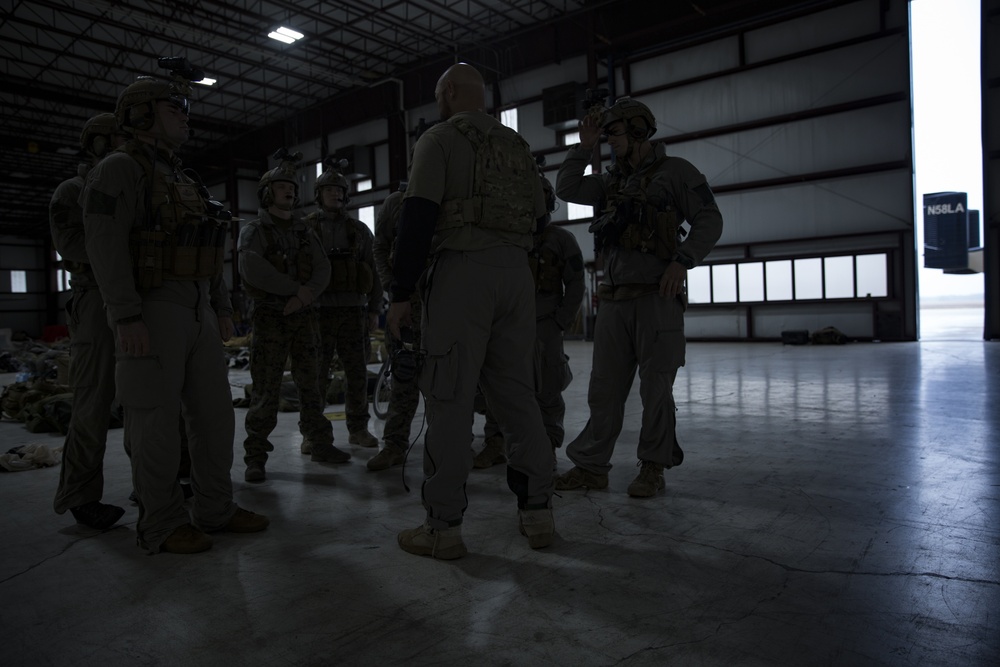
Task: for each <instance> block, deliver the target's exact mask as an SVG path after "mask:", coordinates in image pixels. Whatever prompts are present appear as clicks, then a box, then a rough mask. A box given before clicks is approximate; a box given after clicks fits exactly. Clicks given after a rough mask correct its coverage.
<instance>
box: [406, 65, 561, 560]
mask: <svg viewBox="0 0 1000 667" xmlns="http://www.w3.org/2000/svg"><path fill="white" fill-rule="evenodd" d="M435 97H436V99H437V104H438V109H439V110H440V112H441V118H442V120H444V121H446V122H443V123H438V124H437V125H435V126H434V127H432V128H431V129H429V130H427V132H425V133H424V134H423V136H421V137H420V139H419V140H418V141H417V143H416V146H415V148H414V154H413V165H412V170H411V175H410V180H409V183H408V185H407V190H406V196H405V198H404V199H403V210H402V214H401V217H400V221H399V231H398V238H397V241H396V254H395V258H394V262H393V282H392V288H391V293H392V297H391V298H392V305H391V306H390V308H389V315H388V325H389V330H390V332H391V333H392V335H393V336H396V337H397V338H399V337H400V327H401V326H411V325H412V319H411V317H410V314H411V310H412V306H411V302H410V295H411V294H412V293H413V292H414V291H415V290H417V289H418V278H419V290H420V293H421V302H422V304H423V313H422V319H423V332H422V336H423V340H422V346H423V348H424V351H425V352H426V355H425V357H424V361H423V367H422V369H421V371H420V375H419V379H418V382H419V386H420V390H421V392H422V393H423V395H424V400H425V403H426V411H427V425H428V426H427V435H426V437H425V439H424V443H425V444H424V473H425V480H424V483H423V488H422V496H423V503H424V506H425V508H426V510H427V518H426V520H425V522H424V523H423V524H422V525H421V526H418V527H417V528H414V529H410V530H404V531H402V532H401V533H399V535H398V541H399V546H400V548H402V549H403V550H404V551H407V552H409V553H413V554H418V555H427V556H432V557H434V558H442V559H452V558H460V557H462V556H464V555H465V554H466V553H467V550H466V547H465V544H464V542H463V541H462V533H461V524H462V518H463V514H464V513H465V508H466V505H467V500H466V495H465V483H466V480H467V479H468V476H469V472H470V470H471V468H472V456H471V453H470V451H469V425H470V424H471V420H472V412H473V397H474V395H475V391H476V385H477V383H479V384H481V385H482V387H483V390H484V393H485V395H486V400H487V402H488V403H489V405H490V408H491V409H492V410H493V413H494V414H495V415H496V417H497V420H498V421H499V422H500V426H501V428H502V429H503V431H504V433H506V434H508V435H509V436H510V443H509V454H510V461H509V463H508V467H507V483H508V486H509V487H510V489H511V491H513V492H514V493H515V495H516V496H517V504H518V520H519V521H518V523H519V529H520V531H521V533H522V534H523V535H525V536H526V537H527V538H528V544H529V546H531V547H532V548H536V549H537V548H541V547H545V546H548V545H549V544H550V543H551V542H552V537H553V533H554V531H555V525H554V522H553V518H552V509H551V496H552V472H551V448H550V446H549V442H548V438H547V437H546V436H545V426H544V424H543V423H542V416H541V413H540V411H539V409H538V403H537V402H535V398H534V393H535V392H534V382H533V378H532V369H531V357H532V348H533V346H534V338H535V337H534V320H535V313H534V308H533V306H532V302H533V296H534V285H533V284H532V280H531V272H530V270H529V268H528V257H527V251H529V250H530V249H531V247H532V238H531V233H532V231H533V230H534V229H535V228H536V225H537V224H538V223H539V222H544V215H545V204H544V200H543V197H542V190H541V186H540V183H539V180H538V168H537V166H536V164H535V161H534V158H533V157H532V156H531V151H530V148H529V147H528V145H527V143H525V141H524V140H523V139H522V138H521V137H520V136H519V135H518V134H517V133H516V132H514V131H513V130H510V129H509V128H506V127H504V126H503V125H501V124H500V123H499V121H497V120H496V119H495V118H493V117H491V116H488V115H487V114H486V113H484V112H483V109H484V107H485V86H484V82H483V78H482V75H481V74H480V73H479V72H478V71H476V70H475V68H473V67H471V66H469V65H467V64H464V63H459V64H457V65H454V66H452V67H451V68H449V69H448V70H447V71H446V72H445V73H444V74H443V75H442V76H441V78H440V79H439V80H438V83H437V87H436V90H435ZM429 253H431V254H432V263H431V265H430V267H428V266H427V258H428V254H429Z"/></svg>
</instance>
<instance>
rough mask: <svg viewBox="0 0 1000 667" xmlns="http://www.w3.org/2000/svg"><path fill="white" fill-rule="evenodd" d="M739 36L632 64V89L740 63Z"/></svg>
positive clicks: (697, 75) (645, 87)
mask: <svg viewBox="0 0 1000 667" xmlns="http://www.w3.org/2000/svg"><path fill="white" fill-rule="evenodd" d="M739 46H740V45H739V39H738V38H737V37H735V36H734V37H727V38H725V39H720V40H717V41H714V42H709V43H708V44H699V45H697V46H694V47H691V48H689V49H683V50H681V51H675V52H673V53H670V54H668V55H665V56H661V57H658V58H650V59H648V60H640V61H639V62H636V63H633V64H632V65H631V68H630V71H631V75H632V89H633V90H646V89H648V88H655V87H657V86H662V85H665V84H669V83H675V82H677V81H684V80H687V79H694V78H696V77H699V76H703V75H705V74H711V73H713V72H721V71H724V70H727V69H732V68H735V67H738V66H739V64H740V51H739Z"/></svg>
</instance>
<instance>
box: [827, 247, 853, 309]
mask: <svg viewBox="0 0 1000 667" xmlns="http://www.w3.org/2000/svg"><path fill="white" fill-rule="evenodd" d="M823 280H824V283H825V285H826V298H827V299H853V298H854V257H853V256H852V257H827V258H826V259H825V260H823Z"/></svg>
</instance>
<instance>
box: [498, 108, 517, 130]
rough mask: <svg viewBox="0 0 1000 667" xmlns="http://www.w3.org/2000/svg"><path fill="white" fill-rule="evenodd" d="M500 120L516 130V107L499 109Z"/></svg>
mask: <svg viewBox="0 0 1000 667" xmlns="http://www.w3.org/2000/svg"><path fill="white" fill-rule="evenodd" d="M500 122H501V123H503V124H504V125H506V126H507V127H509V128H510V129H512V130H514V131H515V132H517V109H516V108H514V109H505V110H504V111H501V112H500Z"/></svg>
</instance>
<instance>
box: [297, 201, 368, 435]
mask: <svg viewBox="0 0 1000 667" xmlns="http://www.w3.org/2000/svg"><path fill="white" fill-rule="evenodd" d="M306 222H307V224H308V225H309V226H310V227H311V229H312V230H313V231H314V232H315V233H316V236H317V237H318V238H319V240H320V247H321V248H322V249H323V252H324V253H325V254H326V256H327V258H328V259H329V260H330V264H331V270H330V282H329V284H328V285H327V286H326V289H325V290H324V291H323V293H322V294H321V295H319V298H318V299H317V301H318V304H319V335H320V357H319V376H318V377H319V389H320V396H321V397H322V399H323V401H324V404H325V403H326V391H327V387H328V386H329V384H330V363H331V362H332V361H333V356H334V354H336V355H337V356H338V357H339V358H340V361H341V363H342V364H343V366H344V379H345V380H346V384H347V388H346V390H345V392H344V393H345V401H344V402H345V405H344V410H345V412H346V413H347V430H348V431H349V432H351V433H356V432H359V431H365V430H367V428H368V419H369V415H368V370H367V365H368V349H369V347H370V346H369V343H368V335H369V332H368V315H369V313H374V314H378V313H379V312H380V311H381V309H382V283H381V281H380V280H379V278H378V274H377V272H376V270H375V256H374V254H373V251H372V242H373V238H372V232H371V230H370V229H368V227H367V226H366V225H365V224H364V223H362V222H360V221H359V220H355V219H354V218H352V217H350V216H349V215H347V214H346V213H343V212H341V213H340V214H339V215H336V217H334V216H332V215H331V214H329V213H326V212H324V211H316V212H314V213H310V214H309V215H308V216H307V217H306Z"/></svg>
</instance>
